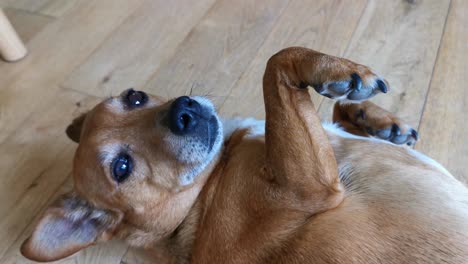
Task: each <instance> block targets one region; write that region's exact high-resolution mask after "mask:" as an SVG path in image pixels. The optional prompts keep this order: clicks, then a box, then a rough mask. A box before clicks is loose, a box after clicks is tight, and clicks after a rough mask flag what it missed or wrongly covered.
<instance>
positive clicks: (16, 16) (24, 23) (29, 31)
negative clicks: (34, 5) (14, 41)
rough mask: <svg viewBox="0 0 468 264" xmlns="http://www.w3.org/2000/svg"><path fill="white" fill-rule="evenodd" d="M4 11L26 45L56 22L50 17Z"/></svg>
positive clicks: (10, 9)
mask: <svg viewBox="0 0 468 264" xmlns="http://www.w3.org/2000/svg"><path fill="white" fill-rule="evenodd" d="M4 11H5V14H6V16H7V17H8V19H9V20H10V22H11V24H12V25H13V27H14V28H15V30H16V32H17V33H18V35H19V36H20V38H21V40H22V41H23V42H24V43H26V44H27V42H28V41H29V40H30V39H32V38H33V37H34V36H35V35H36V34H37V33H38V32H39V31H41V30H42V29H43V28H44V27H45V26H46V25H47V24H49V23H50V22H52V21H53V20H54V19H53V18H51V17H48V16H43V15H37V14H33V13H30V12H26V11H22V10H19V9H12V8H6V9H5V10H4Z"/></svg>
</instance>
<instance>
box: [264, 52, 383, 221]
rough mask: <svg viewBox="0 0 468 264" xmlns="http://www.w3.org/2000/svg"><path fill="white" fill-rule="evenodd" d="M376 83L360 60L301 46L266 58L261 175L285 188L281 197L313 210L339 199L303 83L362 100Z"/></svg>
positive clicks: (333, 166) (330, 158)
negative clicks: (263, 147) (263, 174)
mask: <svg viewBox="0 0 468 264" xmlns="http://www.w3.org/2000/svg"><path fill="white" fill-rule="evenodd" d="M382 84H385V82H384V81H383V80H382V79H380V78H378V76H376V75H375V74H374V73H372V72H371V71H370V70H369V69H368V68H367V67H366V66H363V65H359V64H356V63H353V62H351V61H349V60H346V59H342V58H337V57H333V56H329V55H325V54H322V53H319V52H316V51H313V50H309V49H305V48H288V49H285V50H282V51H280V52H279V53H277V54H275V55H274V56H273V57H272V58H270V60H269V61H268V63H267V67H266V70H265V75H264V77H263V93H264V100H265V109H266V131H265V140H266V175H267V176H268V177H269V178H270V179H271V180H272V181H273V182H274V183H276V184H277V185H278V186H279V188H280V189H282V190H284V192H282V193H286V194H287V195H286V196H285V198H284V199H282V201H284V202H285V203H287V204H288V205H289V206H290V207H296V209H298V210H303V211H305V212H307V213H309V214H314V213H318V212H322V211H326V210H329V209H331V208H334V207H336V206H338V204H340V203H341V201H342V199H343V188H342V186H341V183H340V181H339V178H338V170H337V163H336V160H335V156H334V153H333V149H332V147H331V145H330V143H329V141H328V138H327V135H326V133H325V131H324V130H323V128H322V125H321V122H320V119H319V118H318V116H317V113H316V111H315V109H314V106H313V103H312V101H311V99H310V95H309V93H308V91H307V90H306V89H305V88H306V87H308V86H312V87H314V89H315V90H316V91H317V92H319V93H320V94H322V95H325V96H328V97H331V98H340V99H342V98H347V99H348V100H365V99H367V98H369V97H371V96H373V95H375V94H377V93H379V92H381V91H383V92H385V91H386V90H385V89H383V88H382V87H383V86H382ZM385 87H386V86H385Z"/></svg>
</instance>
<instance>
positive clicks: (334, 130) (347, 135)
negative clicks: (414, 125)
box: [322, 123, 454, 178]
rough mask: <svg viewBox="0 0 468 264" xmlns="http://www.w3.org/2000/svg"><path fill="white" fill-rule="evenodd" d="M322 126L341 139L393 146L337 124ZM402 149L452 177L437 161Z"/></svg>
mask: <svg viewBox="0 0 468 264" xmlns="http://www.w3.org/2000/svg"><path fill="white" fill-rule="evenodd" d="M322 126H323V128H324V129H325V130H326V131H328V132H330V133H333V134H335V135H338V136H340V137H343V138H352V139H358V140H365V141H371V142H374V143H383V144H390V145H395V144H393V143H391V142H388V141H386V140H382V139H378V138H374V137H361V136H356V135H353V134H350V133H348V132H346V131H344V130H343V129H342V128H340V127H339V126H338V125H337V124H332V123H322ZM395 146H397V145H395ZM402 148H404V149H405V150H406V151H407V152H408V154H410V155H412V156H413V157H416V158H417V159H419V160H420V161H422V162H424V163H426V164H428V165H430V166H432V167H434V168H436V169H438V170H439V171H440V172H442V173H444V174H446V175H447V176H450V177H453V175H452V174H450V172H448V171H447V169H445V168H444V167H443V166H442V165H440V163H438V162H437V161H435V160H433V159H431V158H429V157H428V156H426V155H424V154H422V153H421V152H418V151H416V150H414V149H410V148H405V147H402ZM453 178H454V177H453Z"/></svg>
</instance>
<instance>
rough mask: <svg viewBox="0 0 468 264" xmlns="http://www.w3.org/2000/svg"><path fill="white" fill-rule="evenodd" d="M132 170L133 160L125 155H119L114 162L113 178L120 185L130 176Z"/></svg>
mask: <svg viewBox="0 0 468 264" xmlns="http://www.w3.org/2000/svg"><path fill="white" fill-rule="evenodd" d="M132 168H133V163H132V158H131V157H130V156H129V155H127V154H124V153H122V154H119V155H118V156H117V158H115V160H114V161H113V162H112V176H113V177H114V179H115V180H116V181H117V182H118V183H121V182H123V181H125V180H126V179H127V178H128V176H130V173H132Z"/></svg>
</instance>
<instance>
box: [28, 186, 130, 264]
mask: <svg viewBox="0 0 468 264" xmlns="http://www.w3.org/2000/svg"><path fill="white" fill-rule="evenodd" d="M120 221H121V217H120V216H118V215H117V214H116V213H112V212H110V211H106V210H101V209H97V208H96V207H94V206H92V205H91V204H90V203H88V202H87V201H85V200H83V199H81V198H79V197H78V196H76V195H74V194H69V195H66V196H64V197H62V198H60V199H59V200H57V202H56V203H55V204H54V205H52V206H51V207H50V208H48V209H47V211H46V212H45V213H44V215H43V216H42V218H41V219H40V221H39V222H38V223H37V225H36V227H35V229H34V231H33V234H32V235H31V237H29V238H28V239H27V240H26V241H25V242H24V243H23V245H22V246H21V254H23V256H25V257H26V258H28V259H31V260H34V261H43V262H46V261H55V260H59V259H62V258H65V257H68V256H70V255H72V254H74V253H76V252H78V251H79V250H81V249H83V248H86V247H88V246H90V245H92V244H94V243H96V242H99V241H106V240H109V239H110V238H111V236H112V231H113V230H114V229H115V227H116V226H117V225H118V224H119V223H120Z"/></svg>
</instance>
